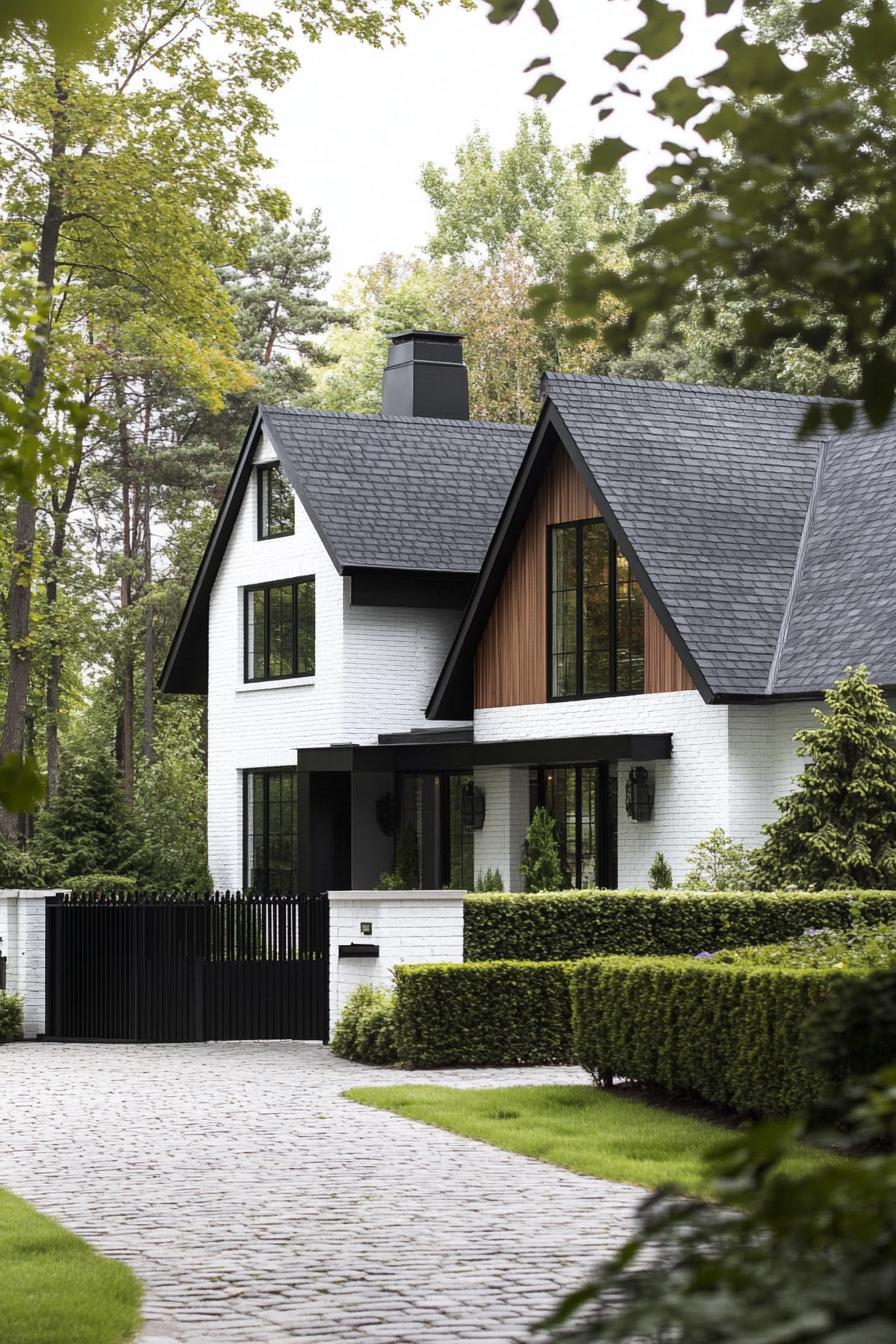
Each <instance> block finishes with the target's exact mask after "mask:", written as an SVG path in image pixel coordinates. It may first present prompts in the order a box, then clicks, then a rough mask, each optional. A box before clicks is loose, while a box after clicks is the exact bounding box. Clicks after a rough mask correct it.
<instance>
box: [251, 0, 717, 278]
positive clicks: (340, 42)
mask: <svg viewBox="0 0 896 1344" xmlns="http://www.w3.org/2000/svg"><path fill="white" fill-rule="evenodd" d="M688 6H689V0H682V3H681V8H682V9H687V8H688ZM702 8H703V6H702V3H701V4H700V9H701V10H702ZM558 11H559V13H560V15H561V23H560V27H559V29H558V30H557V32H556V33H555V34H554V36H553V37H548V35H547V34H546V33H545V32H544V30H543V29H542V28H541V27H540V25H539V24H538V23H537V21H536V20H535V19H534V18H532V17H530V16H529V15H528V14H526V15H524V16H522V17H521V18H520V19H518V20H517V22H516V23H514V24H512V25H507V24H501V25H498V26H494V25H492V24H490V23H489V22H488V20H487V19H486V17H485V14H486V11H485V8H484V6H482V5H478V6H477V8H476V9H475V10H465V9H462V8H461V7H460V6H459V5H458V4H456V3H454V4H451V5H449V6H446V7H444V8H439V9H436V10H435V11H434V12H433V13H431V14H430V15H429V16H428V17H427V18H425V19H421V20H412V21H408V22H407V23H406V25H405V29H406V34H407V43H406V45H405V46H403V47H398V48H391V49H386V50H382V51H376V50H373V49H371V48H369V47H365V46H362V45H361V44H360V43H358V42H355V41H353V40H352V39H349V38H337V37H331V38H328V39H326V40H325V41H323V42H321V43H319V44H316V45H315V44H310V43H304V42H303V43H302V44H301V46H300V48H299V50H300V56H301V60H302V69H301V70H300V72H299V73H298V75H296V77H295V78H294V79H293V81H292V82H291V84H290V85H289V87H288V88H286V89H284V90H282V91H281V93H280V94H279V95H278V96H277V99H276V102H275V114H276V117H277V121H278V124H279V126H280V131H279V134H278V135H277V136H276V138H275V139H274V141H273V143H272V145H271V152H272V155H273V157H274V159H275V161H276V168H275V171H274V173H273V174H272V178H273V180H274V181H275V182H276V184H277V185H278V186H281V187H283V188H285V189H286V190H287V191H288V192H289V194H290V196H291V197H292V199H293V201H294V202H295V203H296V204H297V205H301V206H302V207H303V208H304V209H306V210H308V209H312V208H313V207H315V206H318V207H320V210H321V212H322V214H323V217H324V222H325V224H326V227H327V229H328V231H329V234H330V239H331V242H332V252H333V260H332V267H331V269H332V275H333V286H332V287H333V288H338V285H339V282H340V280H341V278H342V277H343V276H344V275H345V274H346V273H347V272H349V271H352V270H355V269H357V267H358V266H361V265H364V264H365V263H368V262H373V261H375V260H376V259H377V257H379V256H380V255H381V254H382V253H383V252H387V251H393V252H411V251H413V250H414V249H415V248H419V247H420V246H421V245H422V243H423V242H424V240H425V238H426V236H427V233H428V232H429V230H430V228H431V223H432V220H431V213H430V210H429V206H428V203H427V201H426V198H425V196H424V194H423V192H422V190H421V188H420V186H419V177H420V167H421V165H422V164H423V163H424V162H425V161H426V160H427V159H432V160H434V161H435V162H436V163H441V164H445V165H448V164H450V163H451V162H452V161H453V157H454V151H455V149H456V147H457V146H458V144H459V143H460V142H461V141H462V140H463V139H465V137H466V136H468V135H469V134H470V132H471V131H472V130H473V129H474V128H475V127H476V126H477V125H478V126H479V127H480V128H481V129H483V130H485V131H487V132H488V133H489V135H490V136H491V137H492V139H493V140H494V142H495V143H496V144H497V145H498V146H506V145H507V144H509V143H510V141H511V140H512V139H513V134H514V130H515V127H516V123H517V120H518V117H519V115H520V113H521V112H523V111H529V110H531V108H532V107H533V102H532V99H531V98H528V97H526V89H527V88H529V87H530V86H531V84H532V82H533V80H534V78H535V76H534V75H532V74H528V75H527V74H524V73H523V71H524V68H525V66H526V65H528V63H529V61H530V60H531V59H532V58H533V57H536V56H541V55H546V54H548V52H550V53H551V54H552V55H553V57H554V67H555V69H556V70H557V71H558V73H560V74H562V75H564V76H565V77H566V78H567V79H568V81H569V84H568V86H567V88H566V89H564V90H562V91H561V93H560V94H559V95H558V96H557V98H555V100H554V102H553V103H552V104H551V105H550V107H549V109H548V113H549V116H550V118H551V121H552V123H553V126H554V134H555V138H556V139H557V140H558V142H560V143H563V144H573V143H576V142H582V141H587V140H588V139H590V138H591V137H592V136H594V135H595V134H596V131H597V120H596V111H595V109H594V108H591V107H590V106H589V99H590V97H591V95H592V94H593V93H594V92H595V91H596V90H597V89H598V88H599V87H602V85H603V82H604V80H605V78H606V73H607V67H606V66H603V65H602V64H601V62H600V59H599V58H600V55H601V54H602V53H604V52H607V51H609V50H611V49H612V47H613V46H614V45H615V44H616V43H617V42H618V41H619V40H620V39H621V38H623V37H624V35H625V34H626V33H628V32H630V31H631V30H632V29H633V28H636V27H638V26H639V24H640V22H641V16H640V15H639V14H638V13H637V10H636V8H635V5H634V3H631V0H566V3H565V4H558ZM730 22H731V20H730V18H729V19H727V20H719V21H716V22H714V23H713V24H709V23H707V21H706V20H705V19H704V20H702V21H701V23H700V24H699V26H698V27H696V28H694V27H692V29H691V31H690V32H689V38H688V42H687V44H686V47H685V48H684V49H683V51H680V52H678V53H676V54H674V55H673V56H671V57H669V58H667V62H674V67H673V68H672V69H671V70H669V71H668V72H667V73H678V72H681V71H683V72H684V73H688V72H693V71H698V70H706V69H708V68H711V66H712V62H713V46H714V41H715V37H716V35H717V34H718V33H719V32H720V31H721V27H722V26H725V25H727V23H730ZM603 130H604V133H605V134H618V135H622V136H623V137H624V138H625V139H626V140H628V141H629V143H632V144H635V145H636V146H637V147H638V148H639V150H642V152H641V153H640V154H639V155H638V156H637V159H636V158H635V156H631V157H630V160H629V164H628V165H627V167H628V171H629V174H630V177H631V179H632V182H633V186H634V188H635V190H636V191H643V187H644V183H643V175H644V172H645V171H646V170H647V169H649V167H650V166H651V164H652V162H653V161H654V159H655V156H656V152H657V144H658V141H657V135H656V132H655V128H653V127H652V126H651V124H650V118H649V117H648V116H646V114H645V113H644V112H639V111H638V110H636V109H633V110H632V111H631V112H627V113H626V114H625V116H624V117H623V118H622V119H621V120H620V118H618V117H617V118H614V119H612V120H611V121H608V122H607V123H606V126H605V127H604V128H603ZM642 147H643V149H642Z"/></svg>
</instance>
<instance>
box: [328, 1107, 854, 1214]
mask: <svg viewBox="0 0 896 1344" xmlns="http://www.w3.org/2000/svg"><path fill="white" fill-rule="evenodd" d="M345 1095H346V1096H347V1097H349V1098H351V1100H352V1101H360V1102H363V1103H364V1105H366V1106H376V1107H379V1108H380V1109H381V1110H385V1111H394V1112H395V1113H396V1114H397V1115H404V1116H408V1117H409V1118H410V1119H412V1120H422V1121H424V1122H425V1123H426V1124H428V1125H436V1126H438V1127H439V1128H440V1129H448V1130H451V1132H452V1133H454V1134H465V1135H466V1136H467V1137H468V1138H471V1139H484V1140H485V1141H486V1142H487V1143H493V1144H494V1145H495V1146H496V1147H498V1148H506V1149H507V1150H508V1151H510V1152H512V1153H523V1154H525V1156H526V1157H537V1158H540V1159H541V1160H542V1161H544V1162H553V1163H555V1164H556V1165H557V1166H558V1167H566V1168H567V1169H568V1170H569V1171H576V1172H579V1173H581V1174H583V1175H585V1176H601V1177H603V1178H604V1179H605V1180H608V1181H623V1182H628V1183H631V1184H633V1185H643V1186H645V1188H647V1189H649V1190H653V1189H656V1188H657V1187H658V1186H661V1185H677V1186H678V1187H679V1188H680V1189H681V1190H684V1191H687V1192H688V1193H690V1194H694V1195H706V1194H709V1193H710V1182H709V1181H708V1180H707V1176H706V1170H705V1167H704V1163H703V1161H702V1154H703V1153H704V1152H706V1150H707V1149H709V1148H712V1147H713V1146H715V1145H717V1144H718V1143H719V1142H721V1141H723V1140H724V1138H725V1137H726V1135H727V1134H730V1130H728V1129H725V1128H724V1127H723V1126H721V1125H715V1124H712V1123H710V1122H709V1121H707V1120H702V1119H698V1118H696V1117H694V1116H690V1115H682V1114H680V1113H678V1112H676V1111H671V1110H665V1109H662V1108H661V1107H659V1106H651V1105H647V1104H646V1103H645V1102H643V1101H637V1100H635V1099H634V1098H633V1097H631V1096H625V1095H619V1094H618V1093H613V1092H605V1091H602V1090H600V1089H599V1088H596V1087H590V1086H588V1085H584V1086H573V1085H570V1086H565V1085H564V1086H556V1087H495V1088H455V1087H433V1086H429V1085H416V1084H410V1085H404V1086H399V1087H354V1088H352V1089H351V1090H350V1091H348V1092H346V1094H345ZM834 1160H837V1159H833V1158H830V1157H828V1155H827V1154H826V1153H823V1152H821V1151H819V1150H818V1149H813V1148H802V1149H801V1150H800V1151H799V1153H798V1154H797V1155H795V1156H794V1157H793V1158H792V1159H788V1162H787V1163H786V1164H785V1166H786V1168H787V1169H788V1170H790V1171H791V1172H793V1173H794V1174H796V1173H798V1172H800V1171H808V1170H810V1169H811V1168H812V1167H814V1166H817V1165H818V1164H819V1163H825V1162H830V1161H834Z"/></svg>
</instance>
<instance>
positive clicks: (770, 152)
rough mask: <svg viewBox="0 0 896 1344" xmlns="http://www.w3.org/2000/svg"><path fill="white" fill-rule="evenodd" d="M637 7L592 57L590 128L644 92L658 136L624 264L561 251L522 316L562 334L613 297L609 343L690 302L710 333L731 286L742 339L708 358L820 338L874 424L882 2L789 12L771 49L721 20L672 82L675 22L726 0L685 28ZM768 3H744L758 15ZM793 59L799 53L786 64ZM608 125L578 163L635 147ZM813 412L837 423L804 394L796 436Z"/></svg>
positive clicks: (886, 236) (545, 9)
mask: <svg viewBox="0 0 896 1344" xmlns="http://www.w3.org/2000/svg"><path fill="white" fill-rule="evenodd" d="M522 8H523V3H522V0H509V2H508V0H492V4H491V11H492V12H491V15H490V17H491V18H492V20H493V21H494V22H506V21H509V20H510V19H513V18H514V17H516V15H517V14H518V13H519V12H520V10H521V9H522ZM533 8H534V10H535V12H536V14H537V15H538V16H539V18H540V19H541V21H542V23H543V24H544V26H545V27H546V28H548V30H549V31H553V29H554V28H555V27H556V15H555V14H554V10H553V7H552V6H551V5H550V4H543V3H542V0H535V3H534V5H533ZM639 8H640V11H641V13H642V14H643V15H644V17H645V22H644V24H643V25H642V26H641V27H640V28H637V29H636V30H634V31H633V32H632V33H630V34H628V35H627V37H626V39H625V44H624V47H623V48H622V49H620V50H617V51H612V52H607V53H603V55H604V56H605V61H606V65H605V66H604V68H607V67H613V66H615V68H616V70H617V71H619V72H620V77H615V76H614V75H610V76H608V78H607V80H606V82H605V84H604V87H603V88H602V89H601V90H600V91H599V92H597V93H596V94H595V96H594V98H593V100H592V101H593V102H595V103H597V104H600V113H599V116H600V117H601V119H602V120H603V119H604V118H605V117H609V118H612V117H613V114H614V112H615V111H616V110H617V109H619V108H622V107H624V106H625V105H626V104H627V103H628V102H629V100H630V99H631V96H632V94H633V93H634V95H635V96H643V95H644V94H645V93H649V95H652V103H651V111H652V114H653V116H654V118H655V119H656V120H657V122H658V125H657V127H656V130H657V131H658V134H657V136H656V139H655V143H657V144H659V143H660V142H662V146H663V149H664V151H666V154H667V156H668V157H667V160H666V162H664V163H661V164H660V165H659V166H658V167H656V168H655V169H654V171H653V172H652V173H651V174H650V176H649V181H650V183H651V186H652V188H653V190H652V192H651V194H650V195H649V196H648V197H647V199H646V201H645V207H646V209H647V210H648V211H652V212H654V213H653V218H652V221H651V224H650V226H649V227H648V228H646V229H645V230H644V233H643V236H642V237H641V238H640V239H639V240H638V241H637V242H636V243H635V244H634V245H633V246H632V248H631V249H630V252H629V264H628V265H627V266H626V267H607V265H606V264H605V261H604V258H603V256H602V255H601V254H600V253H599V252H597V251H595V250H592V251H590V252H589V251H584V252H583V253H581V254H580V255H579V256H577V257H573V258H572V259H571V261H570V264H569V267H568V269H567V273H566V277H565V280H564V282H563V284H562V286H558V285H556V284H548V285H543V286H541V287H539V289H538V290H537V291H536V302H537V306H538V310H539V311H540V312H541V313H542V314H543V315H548V314H550V315H552V316H555V313H556V308H557V305H558V304H559V305H561V307H562V311H563V313H564V315H565V317H566V318H567V320H568V322H569V323H570V330H571V331H572V332H576V333H578V332H582V331H585V332H588V331H590V330H592V329H593V325H594V324H593V321H592V318H593V315H594V313H595V311H596V310H597V309H598V308H599V307H602V306H603V305H604V304H605V303H606V299H607V295H608V294H609V295H613V296H615V297H616V298H617V299H618V300H619V302H620V304H621V305H623V307H624V309H625V316H624V317H623V318H621V319H620V320H619V321H618V322H617V323H614V324H613V325H612V326H610V327H609V328H607V327H604V329H603V335H604V338H605V339H606V340H607V342H608V344H609V345H610V347H611V348H612V349H614V350H616V351H618V352H620V353H624V352H626V351H627V350H628V349H629V348H630V344H631V341H632V338H633V337H634V338H637V337H638V336H640V335H642V334H643V333H644V331H645V330H646V328H647V327H648V325H649V323H650V322H651V320H652V319H654V318H656V317H657V315H660V316H665V315H668V314H670V313H673V312H675V311H676V309H677V308H679V307H680V306H682V305H686V304H687V303H688V302H689V300H690V299H691V298H692V296H693V295H694V294H696V295H697V296H698V302H699V312H700V320H701V321H702V323H703V324H704V325H705V326H706V327H712V326H713V325H714V323H715V321H716V312H717V308H716V303H715V300H716V296H717V292H718V290H719V288H720V287H724V286H725V285H726V284H728V283H730V282H733V283H735V284H736V286H737V289H738V292H739V297H740V302H741V303H742V305H743V320H742V322H741V323H740V324H739V338H740V348H739V349H737V348H734V349H730V350H726V349H724V348H720V349H719V351H718V357H719V360H720V362H722V363H723V364H724V363H725V362H726V360H730V362H732V363H737V364H738V365H739V367H740V368H741V370H742V371H743V372H745V373H749V372H750V369H751V366H752V365H753V364H754V363H755V362H757V361H761V360H762V359H764V358H765V356H766V354H767V352H768V350H769V347H770V346H773V345H775V344H776V343H779V342H787V341H790V340H793V339H794V338H795V339H796V340H797V341H798V342H799V343H800V344H801V345H802V346H803V347H805V348H807V349H809V350H810V351H811V350H815V351H819V350H825V349H826V348H827V347H828V346H829V345H830V344H831V342H832V341H833V340H836V341H837V342H838V343H839V345H840V346H841V348H842V351H843V354H844V356H845V358H846V359H847V360H851V361H854V362H855V364H856V366H857V371H858V377H857V383H858V387H857V391H858V395H859V397H860V399H861V400H862V402H863V403H864V408H865V411H866V413H867V415H868V417H869V419H870V420H871V421H872V423H875V424H880V423H882V422H883V421H884V420H885V419H886V418H887V416H888V414H889V412H890V409H891V407H892V405H893V400H894V395H896V352H894V325H896V320H894V316H893V310H892V304H891V302H890V291H889V284H888V279H887V277H888V276H889V274H890V257H891V255H892V251H893V246H894V219H896V208H894V198H896V184H894V182H893V177H892V173H891V148H892V146H891V127H892V124H893V120H894V116H896V82H894V80H893V63H894V53H896V15H894V13H893V10H892V7H891V5H890V4H889V3H888V0H859V3H856V4H854V5H852V6H851V7H849V9H848V12H847V9H846V7H845V6H844V5H842V4H838V3H833V4H826V3H824V0H808V2H807V3H805V4H803V5H801V6H800V7H799V8H798V10H797V11H796V14H797V16H798V17H797V21H796V23H795V24H794V25H793V27H794V30H795V31H794V32H793V33H792V34H791V37H790V39H789V41H788V42H787V43H786V44H785V43H784V42H783V41H782V40H781V38H780V37H779V36H778V35H777V34H776V32H775V30H774V25H773V24H772V25H770V26H769V28H768V30H767V31H766V32H765V33H763V34H761V35H757V34H756V33H755V32H751V31H750V28H749V26H748V25H747V24H746V23H741V24H735V23H734V21H733V20H732V21H731V26H730V27H729V29H728V31H727V32H725V33H724V35H723V36H722V37H721V38H720V39H719V40H718V42H717V44H716V45H717V49H718V50H719V51H721V53H722V55H721V60H720V61H718V63H717V64H716V65H715V68H713V69H711V70H706V71H704V72H702V73H701V74H700V75H699V76H697V77H693V76H690V75H689V76H688V77H687V78H684V77H683V76H682V74H681V73H680V70H678V69H676V61H675V59H674V58H672V57H670V55H669V54H668V53H670V52H672V51H674V50H675V48H677V46H678V44H679V41H680V40H681V36H682V32H683V31H684V32H687V31H688V30H692V29H694V30H695V29H696V28H697V26H698V25H700V23H701V21H702V22H703V23H704V24H705V23H706V22H707V21H708V20H710V19H712V18H713V17H715V16H717V15H727V14H728V12H729V10H730V9H731V4H730V3H729V0H706V3H705V6H703V7H702V8H703V10H704V13H703V14H701V12H700V10H701V7H700V6H697V8H696V10H695V11H694V12H693V13H691V14H689V15H688V16H687V19H686V21H685V24H684V29H682V16H681V13H680V12H679V11H678V9H677V8H676V7H675V5H674V4H672V3H671V2H667V0H641V4H640V6H639ZM766 8H767V7H766V6H753V7H752V10H753V12H755V13H756V14H758V15H759V16H760V19H761V17H762V16H763V13H764V11H765V9H766ZM797 52H798V54H799V56H800V58H801V59H799V60H794V59H791V58H792V56H793V55H794V54H795V53H797ZM661 54H662V55H664V56H665V66H664V69H665V70H666V71H668V72H669V74H670V76H671V77H670V78H669V81H668V83H666V84H665V85H664V86H662V85H661V87H659V88H657V81H656V79H655V77H654V72H653V69H652V67H653V62H654V61H655V60H656V59H657V58H658V57H659V56H660V55H661ZM549 63H550V60H549V58H542V64H549ZM545 73H546V74H550V75H551V76H552V79H551V80H550V82H549V87H548V86H547V85H545V86H543V87H539V86H538V85H537V86H536V88H535V89H534V90H533V91H532V92H533V93H534V95H535V96H541V97H546V98H549V97H553V96H554V94H555V93H556V90H557V87H558V86H559V84H560V83H562V80H561V79H560V77H559V76H557V75H556V72H554V71H545ZM542 78H543V76H542ZM539 84H541V81H539ZM608 129H610V131H611V134H610V135H609V136H608V137H607V138H606V139H605V140H603V141H602V142H601V143H600V145H599V146H597V147H596V149H595V151H594V152H593V153H592V154H591V155H590V158H589V163H588V165H587V169H588V171H592V172H607V171H609V170H611V169H613V168H615V167H616V165H618V164H619V163H620V162H621V161H622V159H624V158H625V157H626V156H627V155H628V154H630V153H631V152H632V150H633V146H631V145H630V144H628V143H626V142H625V141H624V140H622V139H621V138H620V137H619V136H617V135H614V134H612V129H613V121H612V120H611V121H610V123H609V127H608ZM719 142H723V144H724V152H723V153H721V154H720V153H719V151H718V143H719ZM817 390H819V391H827V390H829V389H828V388H826V387H825V386H824V385H822V387H820V388H818V389H817ZM826 416H829V418H830V420H831V421H832V423H833V424H834V426H835V427H836V428H837V429H842V428H844V427H845V426H847V425H848V424H849V423H851V421H852V419H853V416H854V407H852V406H850V405H849V404H847V403H845V402H839V403H837V404H836V406H835V407H834V408H833V410H831V411H830V412H828V411H827V410H826V408H825V407H824V406H822V405H819V404H814V405H812V406H810V407H809V408H807V413H806V417H805V422H804V427H805V429H806V430H811V429H814V428H817V427H818V426H819V425H820V423H821V422H822V420H823V419H825V418H826Z"/></svg>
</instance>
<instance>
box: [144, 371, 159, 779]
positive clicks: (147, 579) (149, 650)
mask: <svg viewBox="0 0 896 1344" xmlns="http://www.w3.org/2000/svg"><path fill="white" fill-rule="evenodd" d="M150 414H151V405H150V400H149V397H148V396H147V398H146V404H145V409H144V414H143V446H144V449H145V451H146V453H147V454H148V452H149V429H150ZM147 465H148V458H147ZM151 593H152V504H151V500H150V489H149V479H148V477H147V479H146V481H145V482H144V496H143V595H144V599H143V600H144V626H143V759H144V760H146V761H153V760H155V745H154V737H155V680H156V675H155V658H154V650H153V625H152V597H151Z"/></svg>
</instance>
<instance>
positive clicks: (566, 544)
mask: <svg viewBox="0 0 896 1344" xmlns="http://www.w3.org/2000/svg"><path fill="white" fill-rule="evenodd" d="M548 555H549V565H550V609H549V613H548V657H549V667H548V677H549V687H550V698H551V699H552V700H569V699H574V698H582V697H585V696H592V695H621V694H628V693H631V692H635V691H643V689H644V594H643V593H642V592H641V588H640V585H639V584H638V581H637V579H635V577H634V576H633V574H632V572H631V567H630V566H629V563H628V560H627V559H626V558H625V556H624V555H622V554H620V552H619V550H618V549H617V547H616V544H615V542H614V541H613V538H612V537H611V535H610V531H609V528H608V527H607V525H606V523H605V522H603V521H602V520H601V519H599V518H595V519H589V520H587V521H584V522H580V523H560V524H557V525H556V526H554V527H551V528H549V529H548Z"/></svg>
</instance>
